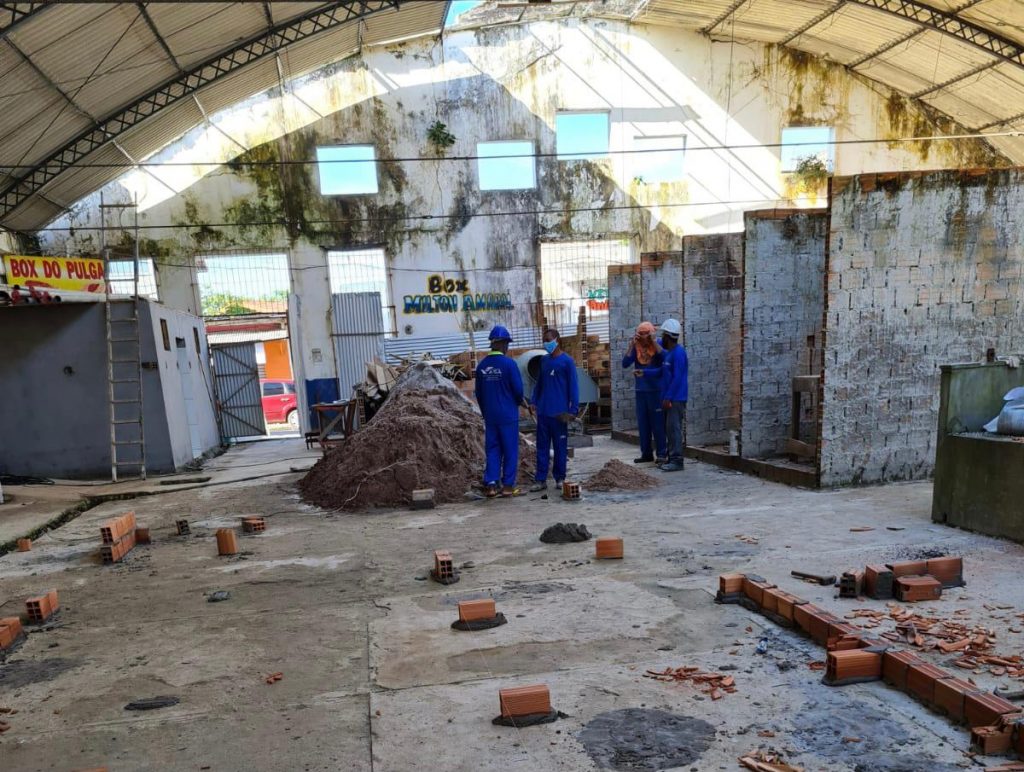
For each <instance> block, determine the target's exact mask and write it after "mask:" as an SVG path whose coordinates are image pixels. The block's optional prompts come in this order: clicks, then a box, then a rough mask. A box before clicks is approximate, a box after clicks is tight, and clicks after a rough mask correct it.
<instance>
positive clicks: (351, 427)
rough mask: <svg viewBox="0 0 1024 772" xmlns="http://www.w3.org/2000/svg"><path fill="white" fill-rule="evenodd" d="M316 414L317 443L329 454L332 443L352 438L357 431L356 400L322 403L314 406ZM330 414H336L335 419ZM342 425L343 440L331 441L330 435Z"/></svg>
mask: <svg viewBox="0 0 1024 772" xmlns="http://www.w3.org/2000/svg"><path fill="white" fill-rule="evenodd" d="M312 408H313V411H314V412H315V413H316V422H317V442H319V443H320V447H321V448H322V449H323V450H324V452H327V449H328V448H329V447H330V446H331V443H332V442H339V441H340V440H341V439H344V438H347V437H351V436H352V433H353V432H354V431H355V420H356V400H354V399H350V400H345V401H342V402H321V403H318V404H316V405H313V406H312ZM328 413H336V415H334V416H333V417H331V416H329V415H328ZM339 423H340V424H341V435H342V436H341V438H337V439H334V440H332V439H330V434H331V432H333V431H334V430H335V428H336V427H337V426H338V424H339Z"/></svg>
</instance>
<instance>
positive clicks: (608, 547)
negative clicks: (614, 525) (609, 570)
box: [594, 536, 622, 560]
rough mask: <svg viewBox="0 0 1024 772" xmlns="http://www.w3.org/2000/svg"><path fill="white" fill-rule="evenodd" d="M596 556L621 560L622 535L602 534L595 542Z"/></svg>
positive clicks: (603, 558) (601, 558) (602, 558)
mask: <svg viewBox="0 0 1024 772" xmlns="http://www.w3.org/2000/svg"><path fill="white" fill-rule="evenodd" d="M594 556H595V557H596V558H597V559H598V560H621V559H622V537H621V536H601V537H600V538H598V539H597V540H596V541H595V542H594Z"/></svg>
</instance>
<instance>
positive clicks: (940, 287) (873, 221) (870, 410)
mask: <svg viewBox="0 0 1024 772" xmlns="http://www.w3.org/2000/svg"><path fill="white" fill-rule="evenodd" d="M833 195H834V198H833V204H832V219H831V231H830V236H829V238H830V255H829V265H828V288H827V321H826V339H825V384H824V412H823V416H824V417H823V424H822V449H821V479H822V484H823V485H841V484H845V483H860V482H878V481H884V480H905V479H915V478H921V477H927V476H928V475H929V474H930V473H931V471H932V468H933V463H934V455H935V436H936V435H935V422H936V417H937V415H938V408H939V366H940V365H942V364H945V363H948V362H972V361H973V362H977V361H980V360H982V359H983V358H984V356H985V351H986V349H989V348H995V349H996V351H997V352H998V353H1001V354H1003V353H1014V352H1019V351H1022V350H1024V230H1022V227H1024V226H1022V223H1021V218H1020V212H1021V211H1022V208H1024V171H1022V170H1020V169H1014V170H1007V171H998V172H991V173H988V174H985V173H980V172H970V171H964V172H934V173H922V174H903V175H865V176H860V177H855V178H849V179H838V180H835V181H834V185H833Z"/></svg>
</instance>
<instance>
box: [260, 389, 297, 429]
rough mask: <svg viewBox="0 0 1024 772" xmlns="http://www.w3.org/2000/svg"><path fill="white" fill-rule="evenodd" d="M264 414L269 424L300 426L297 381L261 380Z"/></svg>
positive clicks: (295, 427)
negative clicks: (296, 392)
mask: <svg viewBox="0 0 1024 772" xmlns="http://www.w3.org/2000/svg"><path fill="white" fill-rule="evenodd" d="M260 389H261V390H262V392H263V416H264V418H266V419H267V423H268V424H283V423H287V424H289V425H290V426H291V427H292V428H293V429H298V428H299V410H298V407H299V398H298V397H297V396H296V395H295V381H284V380H281V381H276V380H261V381H260Z"/></svg>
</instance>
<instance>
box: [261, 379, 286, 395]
mask: <svg viewBox="0 0 1024 772" xmlns="http://www.w3.org/2000/svg"><path fill="white" fill-rule="evenodd" d="M272 386H274V387H279V388H280V389H281V391H270V387H272ZM285 393H286V391H285V388H284V383H282V382H281V381H264V382H263V395H262V396H264V397H283V396H284V395H285Z"/></svg>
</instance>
